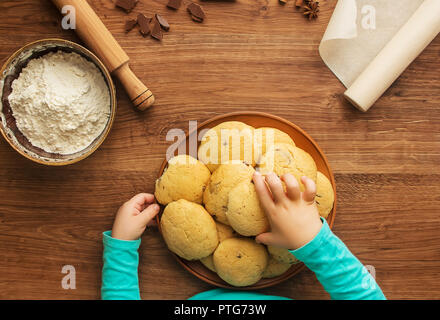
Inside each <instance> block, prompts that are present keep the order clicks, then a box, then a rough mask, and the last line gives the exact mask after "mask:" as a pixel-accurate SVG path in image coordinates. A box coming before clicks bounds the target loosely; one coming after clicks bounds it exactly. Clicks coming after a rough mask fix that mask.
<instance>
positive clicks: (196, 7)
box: [187, 2, 205, 21]
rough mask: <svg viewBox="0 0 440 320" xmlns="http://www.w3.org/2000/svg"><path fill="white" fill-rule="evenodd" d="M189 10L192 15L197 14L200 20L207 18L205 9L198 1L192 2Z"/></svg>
mask: <svg viewBox="0 0 440 320" xmlns="http://www.w3.org/2000/svg"><path fill="white" fill-rule="evenodd" d="M187 10H188V12H189V13H190V14H191V15H192V16H195V17H196V18H198V19H199V20H202V21H203V19H205V12H204V11H203V9H202V7H201V6H200V5H198V4H197V3H194V2H192V3H190V4H189V6H188V7H187ZM193 20H194V19H193Z"/></svg>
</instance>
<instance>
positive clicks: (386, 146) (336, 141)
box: [0, 0, 440, 299]
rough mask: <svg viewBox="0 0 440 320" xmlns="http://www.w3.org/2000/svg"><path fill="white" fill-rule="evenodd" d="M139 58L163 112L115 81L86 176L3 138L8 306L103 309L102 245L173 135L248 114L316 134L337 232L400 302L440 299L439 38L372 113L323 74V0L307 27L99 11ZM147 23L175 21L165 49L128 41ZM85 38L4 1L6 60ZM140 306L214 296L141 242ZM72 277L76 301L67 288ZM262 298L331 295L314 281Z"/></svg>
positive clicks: (1, 277) (1, 208) (3, 269)
mask: <svg viewBox="0 0 440 320" xmlns="http://www.w3.org/2000/svg"><path fill="white" fill-rule="evenodd" d="M91 3H92V5H93V6H94V8H95V9H96V11H97V13H98V15H99V16H100V17H101V18H102V19H103V21H104V23H105V24H106V25H107V26H108V27H109V29H110V30H111V32H112V33H113V34H114V35H115V37H116V38H117V40H118V41H119V42H120V43H121V45H122V47H123V48H125V49H126V51H127V53H128V55H129V56H130V57H131V61H132V63H131V65H132V68H133V70H134V71H135V73H136V74H137V75H138V76H139V78H140V79H142V80H143V81H145V83H147V85H149V86H150V87H151V89H152V90H153V92H154V93H155V94H156V97H157V102H156V105H155V106H154V107H153V108H151V109H150V110H148V111H147V112H145V113H139V112H136V111H135V110H134V109H133V108H132V106H131V105H130V102H129V99H128V97H127V96H126V94H125V93H124V91H123V90H122V87H121V85H120V84H119V83H118V84H117V89H118V112H117V116H116V120H115V124H114V126H113V130H112V132H111V133H110V135H109V137H108V138H107V140H106V141H105V142H104V144H103V145H102V146H101V148H100V149H99V150H98V151H97V152H95V154H93V155H92V156H91V157H89V158H88V159H86V160H83V161H81V162H80V163H77V164H74V165H71V166H67V167H62V168H50V167H45V166H42V165H38V164H35V163H33V162H31V161H29V160H27V159H25V158H23V157H21V156H20V155H19V154H18V153H16V152H15V151H14V150H13V149H12V148H11V147H10V146H9V145H8V144H7V143H6V142H5V141H4V140H1V141H0V194H1V196H0V298H1V299H97V298H99V297H100V285H101V279H100V277H101V275H100V271H101V267H102V262H101V261H102V258H101V257H102V244H101V237H102V235H101V233H102V232H103V231H105V230H108V229H110V228H111V226H112V222H113V218H114V214H115V212H116V210H117V209H118V207H119V206H120V205H121V203H123V202H124V201H125V200H127V199H128V198H130V197H131V196H133V195H134V194H135V193H137V192H144V191H146V192H153V188H154V181H155V179H156V176H157V173H158V170H159V167H160V164H161V162H162V161H163V158H164V156H165V151H166V149H167V147H168V146H169V145H170V144H171V142H169V141H166V134H167V132H168V130H170V129H172V128H181V129H183V130H187V129H188V121H189V120H198V121H204V120H207V119H209V118H211V117H213V116H216V115H219V114H223V113H227V112H232V111H243V110H254V111H265V112H270V113H272V114H275V115H278V116H281V117H284V118H286V119H288V120H290V121H292V122H294V123H296V124H297V125H299V126H300V127H302V128H303V129H305V130H306V131H307V132H308V133H309V134H310V135H311V136H312V137H313V138H314V139H315V140H316V141H317V142H318V143H319V145H320V146H321V147H322V149H323V150H324V152H325V153H326V155H327V157H328V159H329V161H330V164H331V166H332V168H333V170H334V173H335V177H336V182H337V190H338V191H337V192H338V198H339V203H338V213H337V216H336V222H335V227H334V231H335V233H336V234H337V235H338V236H339V237H340V238H341V239H342V240H343V241H344V242H345V243H346V244H347V245H348V246H349V248H350V249H351V250H352V252H353V253H354V254H355V255H356V256H357V257H358V258H359V259H360V260H361V261H362V262H363V263H364V264H367V265H372V266H374V267H375V270H376V276H377V281H378V282H379V284H380V286H381V287H382V289H383V291H384V293H385V294H386V296H387V297H388V298H391V299H423V298H426V299H432V298H437V299H439V298H440V281H438V276H439V274H440V232H439V230H440V217H439V214H440V209H439V208H440V166H439V163H440V79H439V72H440V54H439V52H440V38H439V37H437V38H436V39H435V40H434V42H433V43H432V44H431V45H430V46H429V47H428V48H427V49H426V50H425V52H424V53H423V54H422V55H421V56H420V57H419V58H418V59H417V61H416V62H415V63H413V64H412V65H411V66H410V68H409V69H408V70H407V71H406V72H405V73H404V74H403V75H402V76H401V77H400V78H399V80H398V81H397V82H396V83H395V84H394V85H393V87H392V88H391V89H389V90H388V91H387V92H386V94H385V95H384V96H383V97H382V99H380V101H379V102H377V104H376V105H375V106H374V107H373V108H372V109H371V110H370V111H369V112H368V113H367V114H362V113H360V112H358V111H357V110H355V109H354V108H353V107H352V106H351V105H350V104H348V103H347V102H346V101H344V99H343V98H342V93H343V91H344V87H343V86H342V85H341V83H340V82H339V81H338V80H337V79H336V77H335V76H334V75H333V74H332V73H331V72H330V70H329V69H328V68H327V67H326V66H325V65H324V63H323V62H322V60H321V58H320V56H319V54H318V45H319V42H320V40H321V38H322V35H323V33H324V31H325V28H326V26H327V23H328V21H329V18H330V16H331V14H332V11H333V8H334V5H335V3H336V1H321V5H322V8H321V14H320V16H319V18H318V20H317V21H312V22H309V21H307V20H306V19H304V18H303V17H302V16H301V14H300V13H298V12H295V10H294V9H293V1H290V3H289V4H288V5H286V6H281V5H279V4H278V2H277V1H276V0H271V1H267V0H266V1H263V0H258V1H254V0H237V1H236V2H235V3H234V2H215V1H212V2H209V1H206V2H204V3H203V5H204V8H205V11H206V13H207V20H206V22H204V23H202V24H198V23H195V22H193V21H191V19H190V17H189V15H188V14H187V12H186V10H185V9H184V7H182V8H181V9H180V10H178V11H172V10H169V9H167V8H166V7H165V3H166V0H154V1H153V0H141V1H140V3H139V4H138V6H137V8H136V10H135V12H132V13H131V14H130V15H127V14H125V13H124V12H122V11H120V10H117V9H114V4H113V2H112V1H111V0H94V1H91ZM137 12H143V13H145V14H147V15H149V16H151V15H152V14H153V13H155V12H158V13H161V14H163V15H164V16H165V17H166V18H167V19H168V20H169V22H170V24H171V31H170V32H169V33H166V34H165V37H164V40H163V42H162V43H160V42H158V41H155V40H154V39H151V38H145V39H144V38H142V37H141V36H140V35H139V34H138V32H137V31H132V32H130V33H129V34H127V35H126V34H124V22H125V20H126V19H127V18H128V17H135V16H136V14H137ZM49 37H59V38H64V39H69V40H74V41H79V40H78V38H77V37H76V36H75V35H74V33H73V32H71V31H64V30H62V29H61V26H60V15H59V14H58V12H57V11H56V9H55V8H54V7H53V6H52V4H51V3H50V1H47V0H38V1H36V0H32V1H31V0H14V1H12V0H9V1H6V0H4V1H1V2H0V43H1V46H0V60H2V61H4V60H5V59H6V58H7V57H8V56H9V55H10V54H11V53H12V52H13V51H14V50H16V49H18V48H19V47H21V46H22V45H24V44H26V43H28V42H31V41H34V40H38V39H41V38H49ZM140 252H141V259H140V271H139V274H140V288H141V296H142V298H143V299H184V298H188V297H189V296H191V295H193V294H195V293H198V292H200V291H203V290H207V289H209V288H210V286H208V285H207V284H205V283H203V282H201V281H200V280H198V279H196V278H195V277H193V276H191V275H190V274H189V273H187V272H186V271H184V270H183V269H182V268H181V267H180V265H178V263H177V262H176V261H175V260H174V258H173V257H172V256H171V254H170V253H169V252H168V251H167V249H166V247H165V245H164V242H163V240H162V239H161V237H160V234H159V233H158V231H157V230H155V229H149V230H148V231H147V232H146V233H145V235H144V236H143V238H142V246H141V250H140ZM64 265H73V266H74V267H75V268H76V276H77V282H76V286H77V288H76V289H75V290H64V289H63V288H62V287H61V279H62V278H63V276H64V274H62V273H61V269H62V267H63V266H64ZM262 292H263V293H269V294H277V295H283V296H288V297H291V298H295V299H310V298H318V299H321V298H327V297H328V295H327V294H326V293H325V292H324V290H323V289H322V287H321V286H320V284H319V283H318V281H317V280H316V278H315V276H314V275H313V273H312V272H311V271H309V270H307V271H304V272H302V273H301V274H300V275H298V276H297V277H294V278H292V279H290V280H289V281H286V282H285V283H283V284H280V285H278V286H276V287H273V288H270V289H266V290H262Z"/></svg>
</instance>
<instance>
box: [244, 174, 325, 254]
mask: <svg viewBox="0 0 440 320" xmlns="http://www.w3.org/2000/svg"><path fill="white" fill-rule="evenodd" d="M281 179H282V180H283V181H284V183H285V184H286V192H284V188H283V184H282V183H281V180H280V179H279V178H278V176H277V175H276V174H275V173H270V174H268V175H267V176H266V182H267V185H268V187H269V189H270V190H269V189H268V188H267V186H266V183H265V182H264V177H263V176H262V175H261V174H260V173H258V172H257V173H255V174H254V178H253V180H254V183H255V189H256V191H257V194H258V197H259V199H260V203H261V206H262V207H263V209H264V210H265V212H266V215H267V218H268V220H269V222H270V226H271V231H270V232H267V233H262V234H260V235H259V236H257V238H256V240H257V241H258V242H261V243H264V244H267V245H273V246H277V247H283V248H287V249H291V250H294V249H298V248H300V247H302V246H303V245H305V244H307V243H308V242H310V241H311V240H313V238H314V237H315V236H316V235H317V234H318V232H319V231H320V230H321V227H322V222H321V220H320V218H319V212H318V209H317V207H316V205H315V194H316V185H315V182H314V181H313V180H312V179H309V178H307V177H302V178H301V181H302V183H303V184H304V186H305V191H304V192H301V191H300V189H299V184H298V181H297V180H296V179H295V177H294V176H293V175H291V174H285V175H283V176H282V177H281Z"/></svg>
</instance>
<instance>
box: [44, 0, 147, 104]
mask: <svg viewBox="0 0 440 320" xmlns="http://www.w3.org/2000/svg"><path fill="white" fill-rule="evenodd" d="M52 2H53V3H54V4H55V5H56V6H57V7H58V9H59V10H60V11H61V9H62V8H63V7H64V6H66V5H70V6H73V7H74V8H75V12H76V29H75V31H76V33H77V34H78V36H79V37H80V38H81V39H82V40H83V41H84V42H85V43H86V45H87V46H88V47H89V48H90V49H91V50H92V51H93V52H94V53H95V54H96V55H97V56H98V57H99V59H101V60H102V62H103V63H104V65H105V66H106V67H107V69H108V70H109V72H110V73H112V74H114V75H115V76H116V77H117V78H118V79H119V80H120V81H121V83H122V85H123V86H124V88H125V90H126V91H127V94H128V96H129V97H130V99H131V102H132V103H133V104H134V106H135V107H136V108H137V109H139V110H145V109H147V108H148V107H150V106H151V105H153V103H154V95H153V93H152V92H151V91H150V89H148V88H147V86H146V85H145V84H143V83H142V82H141V81H140V80H139V79H138V77H136V75H135V74H134V73H133V71H131V69H130V66H129V65H128V62H129V60H130V59H129V57H128V55H127V54H126V53H125V51H124V50H123V49H122V48H121V46H120V45H119V43H118V42H117V41H116V40H115V38H114V37H113V35H112V34H111V33H110V31H108V29H107V28H106V26H105V25H104V23H102V21H101V19H99V17H98V16H97V15H96V13H95V11H93V9H92V7H90V5H89V4H88V3H87V0H52Z"/></svg>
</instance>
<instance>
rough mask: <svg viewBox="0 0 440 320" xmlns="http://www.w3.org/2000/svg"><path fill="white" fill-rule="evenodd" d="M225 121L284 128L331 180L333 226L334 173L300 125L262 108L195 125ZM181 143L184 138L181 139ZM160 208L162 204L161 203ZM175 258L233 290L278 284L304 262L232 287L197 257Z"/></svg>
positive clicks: (208, 125) (205, 278)
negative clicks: (245, 284) (240, 285)
mask: <svg viewBox="0 0 440 320" xmlns="http://www.w3.org/2000/svg"><path fill="white" fill-rule="evenodd" d="M225 121H241V122H244V123H246V124H248V125H250V126H253V127H254V128H261V127H272V128H276V129H279V130H281V131H284V132H286V133H287V134H288V135H290V137H291V138H292V139H293V140H294V141H295V144H296V145H297V146H298V147H299V148H301V149H303V150H305V151H307V152H308V153H309V154H310V155H311V156H312V157H313V159H314V160H315V162H316V165H317V167H318V171H321V172H322V173H323V174H324V175H326V176H327V178H329V180H330V182H331V183H332V185H333V190H334V193H335V203H334V206H333V210H332V211H331V212H330V214H329V216H328V218H327V222H328V224H329V226H330V228H332V227H333V222H334V219H335V215H336V188H335V179H334V177H333V173H332V171H331V169H330V166H329V164H328V161H327V159H326V157H325V155H324V153H323V152H322V150H321V149H320V148H319V146H318V144H317V143H316V142H315V141H314V140H313V139H312V138H311V137H310V136H309V135H308V134H307V133H306V132H305V131H304V130H302V129H301V128H300V127H298V126H297V125H295V124H293V123H291V122H289V121H287V120H285V119H283V118H280V117H277V116H274V115H271V114H268V113H264V112H234V113H228V114H225V115H221V116H218V117H215V118H213V119H211V120H208V121H205V122H203V123H202V124H200V125H199V126H198V128H197V131H198V132H200V131H201V130H203V129H210V128H212V127H215V126H216V125H218V124H220V123H222V122H225ZM191 133H192V132H189V133H188V134H187V136H186V141H185V143H186V145H187V148H186V150H189V138H188V137H189V135H190V134H191ZM182 143H183V142H182ZM166 166H167V161H166V159H165V160H164V162H163V163H162V166H161V168H160V172H159V177H160V176H162V173H163V171H164V169H165V167H166ZM162 209H163V207H162ZM161 214H162V210H161V213H160V214H159V216H158V217H157V222H158V225H159V229H160V223H159V221H160V215H161ZM173 255H174V256H175V257H176V259H177V261H178V262H179V263H180V264H181V265H182V266H183V267H184V268H185V269H186V270H188V271H189V272H190V273H192V274H193V275H195V276H196V277H198V278H199V279H201V280H203V281H205V282H207V283H210V284H212V285H215V286H218V287H222V288H228V289H236V290H255V289H261V288H267V287H270V286H274V285H276V284H279V283H281V282H283V281H285V280H287V279H289V278H290V277H292V276H294V275H296V274H298V273H299V272H300V271H302V270H303V269H304V268H305V266H304V264H303V263H297V264H294V265H293V266H292V267H291V268H290V269H289V270H288V271H286V272H285V273H284V274H282V275H280V276H278V277H275V278H272V279H262V280H260V281H259V282H257V283H256V284H254V285H251V286H247V287H233V286H231V285H229V284H227V283H226V282H224V281H223V280H222V279H221V278H220V277H219V276H218V275H217V274H216V273H214V272H212V271H210V270H209V269H208V268H206V267H205V266H204V265H203V264H202V263H201V262H199V261H187V260H184V259H182V258H180V257H179V256H177V255H175V254H173Z"/></svg>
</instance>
